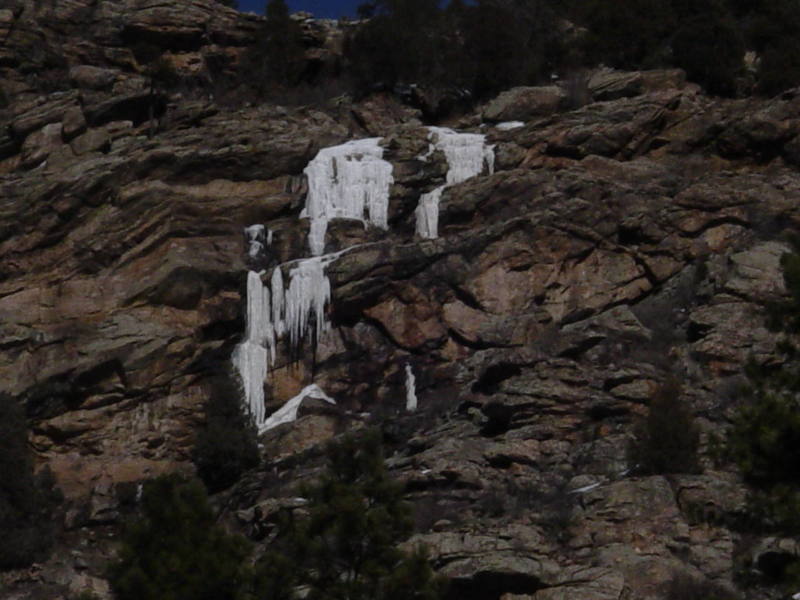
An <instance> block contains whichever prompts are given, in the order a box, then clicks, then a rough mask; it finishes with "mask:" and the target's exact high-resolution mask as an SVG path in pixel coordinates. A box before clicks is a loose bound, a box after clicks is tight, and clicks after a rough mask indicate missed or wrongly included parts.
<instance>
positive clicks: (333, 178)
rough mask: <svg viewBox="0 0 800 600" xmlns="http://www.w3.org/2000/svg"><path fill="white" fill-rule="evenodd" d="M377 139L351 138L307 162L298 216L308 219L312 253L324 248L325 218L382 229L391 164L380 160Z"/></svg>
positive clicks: (381, 156)
mask: <svg viewBox="0 0 800 600" xmlns="http://www.w3.org/2000/svg"><path fill="white" fill-rule="evenodd" d="M380 140H381V138H366V139H363V140H354V141H351V142H347V143H345V144H341V145H339V146H332V147H330V148H323V149H322V150H320V151H319V153H318V154H317V156H316V157H315V158H314V160H312V161H311V162H310V163H308V166H306V168H305V170H304V173H305V174H306V177H307V178H308V196H307V197H306V206H305V208H304V209H303V212H302V213H301V214H300V216H301V217H308V218H309V219H310V220H311V227H310V231H309V234H308V244H309V248H310V250H311V254H312V255H313V256H320V255H321V254H322V253H323V252H324V250H325V233H326V232H327V230H328V221H330V220H331V219H336V218H345V219H358V220H360V221H364V222H365V223H366V222H369V223H372V224H373V225H376V226H378V227H381V228H383V229H386V227H387V214H388V207H389V187H390V186H391V184H392V182H393V181H394V178H393V177H392V164H391V163H389V162H387V161H385V160H383V148H382V147H381V146H380V144H379V142H380Z"/></svg>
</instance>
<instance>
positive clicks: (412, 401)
mask: <svg viewBox="0 0 800 600" xmlns="http://www.w3.org/2000/svg"><path fill="white" fill-rule="evenodd" d="M416 386H417V378H416V377H414V371H412V370H411V364H410V363H406V411H407V412H414V411H415V410H417V389H416Z"/></svg>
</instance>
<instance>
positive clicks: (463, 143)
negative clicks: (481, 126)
mask: <svg viewBox="0 0 800 600" xmlns="http://www.w3.org/2000/svg"><path fill="white" fill-rule="evenodd" d="M428 130H429V131H430V134H429V136H430V139H431V140H432V141H433V147H435V148H437V149H439V150H441V151H442V152H444V156H445V158H446V159H447V180H446V183H445V185H443V186H441V187H438V188H436V189H435V190H433V191H431V192H428V193H427V194H423V195H422V196H420V199H419V204H418V205H417V209H416V212H415V214H416V217H417V226H416V231H417V234H418V235H419V236H420V237H423V238H426V239H433V238H436V237H438V236H439V231H438V229H439V201H440V200H441V198H442V192H443V191H444V190H445V188H447V187H449V186H451V185H455V184H457V183H461V182H462V181H466V180H467V179H469V178H470V177H475V176H476V175H480V174H481V173H482V172H483V170H484V168H486V169H487V170H488V171H489V173H494V146H487V145H486V136H484V135H482V134H479V133H458V132H456V131H453V130H452V129H447V128H446V127H429V128H428Z"/></svg>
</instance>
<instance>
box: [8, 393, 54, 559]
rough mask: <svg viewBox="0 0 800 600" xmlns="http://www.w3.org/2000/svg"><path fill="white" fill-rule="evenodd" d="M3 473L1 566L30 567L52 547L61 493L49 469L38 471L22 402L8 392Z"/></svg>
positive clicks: (44, 556)
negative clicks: (35, 472)
mask: <svg viewBox="0 0 800 600" xmlns="http://www.w3.org/2000/svg"><path fill="white" fill-rule="evenodd" d="M0 473H2V476H0V531H2V532H3V540H2V543H0V569H10V568H19V567H25V566H28V565H30V564H31V563H33V562H34V561H37V560H42V559H44V558H46V556H47V554H48V553H49V551H50V548H51V546H52V543H53V534H54V528H55V519H54V517H53V514H52V513H53V510H54V509H55V507H56V506H57V505H58V503H59V502H60V501H61V494H60V493H59V492H58V491H57V490H56V489H55V487H54V482H53V477H52V474H51V473H50V471H49V469H44V470H43V471H42V472H41V473H39V475H38V476H34V474H33V461H32V458H31V453H30V449H29V448H28V428H27V423H26V420H25V415H24V413H23V410H22V406H21V405H20V404H19V402H17V401H16V400H15V399H13V398H12V397H11V396H8V395H7V394H2V393H0Z"/></svg>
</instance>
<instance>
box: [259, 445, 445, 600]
mask: <svg viewBox="0 0 800 600" xmlns="http://www.w3.org/2000/svg"><path fill="white" fill-rule="evenodd" d="M327 458H328V468H327V470H326V472H325V474H324V475H323V476H322V477H321V479H320V480H319V481H318V482H317V483H316V484H315V485H312V486H308V487H306V488H305V490H304V491H303V494H304V496H305V497H306V498H307V499H308V507H307V515H306V516H296V515H295V516H294V517H291V518H287V519H285V520H284V522H283V524H282V526H281V533H280V534H279V536H278V538H277V539H276V540H275V542H274V543H272V544H271V545H270V547H269V549H268V551H267V552H266V554H265V555H264V557H263V558H262V559H261V561H260V562H259V565H258V566H257V574H256V582H257V589H256V594H257V597H258V598H260V599H262V600H292V599H294V598H296V597H297V594H296V590H297V588H298V587H300V586H302V587H303V588H304V590H305V596H304V597H305V598H307V599H308V600H322V599H325V600H401V599H405V600H437V599H438V598H439V597H440V596H441V592H442V585H441V581H440V580H438V579H437V578H435V577H434V576H433V573H432V571H431V568H430V566H429V565H428V561H427V558H426V555H425V552H424V550H422V549H419V548H418V549H416V550H415V551H413V552H412V553H410V554H406V553H404V552H402V551H401V550H399V549H398V547H397V546H398V544H399V543H400V542H401V541H403V540H404V539H405V538H407V537H408V536H409V535H410V534H411V530H412V529H411V528H412V520H411V511H410V508H409V506H408V505H407V504H406V503H405V502H403V500H402V489H401V487H400V486H399V485H398V484H397V483H395V482H393V481H392V480H391V479H390V478H389V476H388V474H387V472H386V468H385V466H384V462H383V453H382V450H381V443H380V436H379V434H378V433H376V432H374V431H373V432H369V433H367V434H363V435H361V436H349V437H346V438H344V439H343V440H342V441H340V442H338V443H334V444H331V445H329V446H328V449H327Z"/></svg>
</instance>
